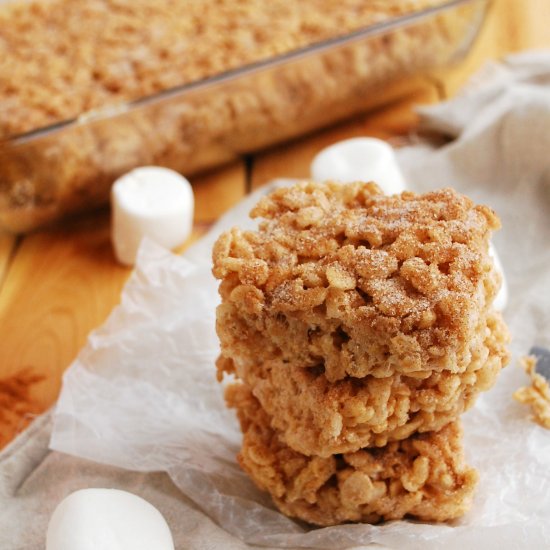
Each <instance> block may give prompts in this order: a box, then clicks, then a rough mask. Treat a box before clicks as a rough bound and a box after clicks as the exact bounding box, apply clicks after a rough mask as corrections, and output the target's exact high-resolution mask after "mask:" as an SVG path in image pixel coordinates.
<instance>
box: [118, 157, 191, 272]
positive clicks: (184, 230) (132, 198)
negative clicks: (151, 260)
mask: <svg viewBox="0 0 550 550" xmlns="http://www.w3.org/2000/svg"><path fill="white" fill-rule="evenodd" d="M111 206H112V227H111V232H112V233H111V236H112V241H113V245H114V249H115V254H116V257H117V259H118V260H119V261H120V262H121V263H123V264H125V265H133V264H134V263H135V260H136V254H137V250H138V248H139V244H140V242H141V240H142V239H143V237H149V238H150V239H152V240H153V241H155V242H157V243H158V244H160V245H162V246H165V247H166V248H170V249H172V248H174V247H176V246H179V245H180V244H182V243H183V242H185V240H186V239H187V237H189V235H190V233H191V230H192V228H193V211H194V198H193V190H192V188H191V185H190V183H189V182H188V181H187V180H186V179H185V178H184V177H183V176H182V175H180V174H178V173H177V172H174V171H173V170H169V169H168V168H162V167H160V166H144V167H141V168H136V169H135V170H132V171H131V172H128V173H127V174H125V175H124V176H121V177H120V178H119V179H118V180H116V181H115V183H114V184H113V188H112V191H111Z"/></svg>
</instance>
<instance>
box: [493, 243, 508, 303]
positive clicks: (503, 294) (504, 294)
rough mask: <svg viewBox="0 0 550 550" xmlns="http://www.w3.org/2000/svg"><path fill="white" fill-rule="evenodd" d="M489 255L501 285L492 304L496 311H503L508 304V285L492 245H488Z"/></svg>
mask: <svg viewBox="0 0 550 550" xmlns="http://www.w3.org/2000/svg"><path fill="white" fill-rule="evenodd" d="M489 254H490V255H491V256H492V257H493V261H494V262H495V268H496V270H497V271H498V272H499V273H500V275H501V278H502V284H501V286H500V290H499V291H498V294H497V295H496V298H495V300H494V302H493V305H494V307H495V309H496V310H497V311H503V310H504V309H505V308H506V305H507V304H508V283H507V282H506V276H505V275H504V268H503V267H502V263H501V261H500V258H499V257H498V254H497V249H496V248H495V247H494V245H493V243H489Z"/></svg>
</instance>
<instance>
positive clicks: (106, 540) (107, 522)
mask: <svg viewBox="0 0 550 550" xmlns="http://www.w3.org/2000/svg"><path fill="white" fill-rule="evenodd" d="M152 549H154V550H174V541H173V540H172V534H171V532H170V528H169V527H168V524H167V523H166V520H165V519H164V517H163V516H162V514H161V513H160V512H159V511H158V510H157V509H156V508H155V507H154V506H153V505H152V504H149V503H148V502H147V501H146V500H144V499H142V498H141V497H138V496H137V495H133V494H132V493H127V492H126V491H119V490H117V489H82V490H80V491H76V492H74V493H72V494H70V495H69V496H68V497H66V498H65V499H64V500H62V501H61V502H60V503H59V505H58V506H57V508H56V509H55V511H54V513H53V515H52V517H51V519H50V523H49V525H48V533H47V535H46V550H152Z"/></svg>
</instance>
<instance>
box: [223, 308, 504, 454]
mask: <svg viewBox="0 0 550 550" xmlns="http://www.w3.org/2000/svg"><path fill="white" fill-rule="evenodd" d="M479 332H480V334H481V335H482V341H481V342H480V344H479V345H476V347H475V348H474V349H472V360H471V362H470V364H469V365H468V367H467V368H466V370H465V371H464V372H462V373H452V372H449V371H442V372H434V373H432V374H430V375H429V376H428V377H427V378H425V379H422V378H413V377H409V376H403V375H399V374H394V375H392V376H388V377H386V378H374V377H372V376H367V377H365V378H361V379H357V378H346V379H344V380H340V381H337V382H332V383H331V382H329V381H328V380H327V379H326V377H325V376H324V375H323V373H322V368H321V367H319V368H313V369H303V368H300V367H297V366H295V365H293V364H292V363H291V362H288V363H285V362H284V361H282V360H281V359H273V360H270V361H264V362H260V363H258V362H257V363H241V362H239V361H238V359H235V360H234V361H233V360H228V359H226V358H222V359H220V360H219V361H218V366H219V368H220V369H222V370H223V371H225V372H228V373H235V374H236V375H237V377H238V378H239V379H242V380H243V381H244V382H245V383H246V384H247V385H248V387H250V388H251V389H252V393H253V395H254V396H255V397H256V398H257V399H258V400H259V402H260V403H261V406H262V407H263V409H265V411H266V412H267V414H269V416H270V418H271V427H272V428H273V429H275V430H276V431H277V432H278V434H279V437H280V439H281V440H282V441H284V442H285V443H286V444H287V445H288V446H289V447H291V448H292V449H294V450H296V451H298V452H300V453H303V454H305V455H319V456H323V457H328V456H330V455H332V454H336V453H345V452H353V451H356V450H358V449H360V448H363V447H372V446H376V447H381V446H384V445H386V444H387V443H388V441H395V440H401V439H404V438H407V437H409V436H410V435H411V434H413V433H416V432H419V433H420V432H427V431H437V430H439V429H441V428H443V427H444V426H445V425H446V424H448V423H449V422H452V421H454V420H456V418H458V416H459V415H460V414H462V413H463V412H464V411H465V410H467V409H469V408H470V407H471V406H472V405H473V404H474V403H475V400H476V398H477V396H478V394H479V392H482V391H486V390H488V389H489V388H490V387H491V386H492V385H493V383H494V382H495V380H496V377H497V375H498V374H499V372H500V370H501V368H502V367H503V366H504V364H505V363H506V362H507V360H508V353H507V351H506V347H505V346H506V343H507V341H508V332H507V329H506V326H505V325H504V323H503V321H502V319H501V317H500V315H499V314H496V313H492V314H491V315H490V316H489V318H488V319H487V321H486V322H485V323H484V326H483V327H480V329H479Z"/></svg>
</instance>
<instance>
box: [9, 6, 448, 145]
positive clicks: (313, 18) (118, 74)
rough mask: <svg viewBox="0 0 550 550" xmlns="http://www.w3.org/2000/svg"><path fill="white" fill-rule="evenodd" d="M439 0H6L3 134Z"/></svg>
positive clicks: (221, 69)
mask: <svg viewBox="0 0 550 550" xmlns="http://www.w3.org/2000/svg"><path fill="white" fill-rule="evenodd" d="M438 3H441V0H423V1H420V0H399V1H398V2H395V1H394V2H392V3H391V5H388V3H387V2H382V1H375V2H373V1H371V2H369V3H368V4H365V2H363V1H362V0H309V1H308V2H293V1H288V0H271V1H270V2H264V1H263V0H244V1H243V0H241V1H238V2H236V1H231V0H230V1H216V2H211V1H208V2H205V1H204V0H186V1H176V2H174V1H173V0H154V2H152V1H151V0H86V2H75V1H72V0H28V1H19V2H17V1H15V2H13V3H10V4H9V5H7V6H0V59H2V65H1V67H2V69H1V70H0V102H1V104H2V107H1V111H0V112H1V114H2V116H0V137H1V136H5V135H10V134H15V133H20V132H24V131H28V130H32V129H36V128H40V127H42V126H45V125H48V124H52V123H54V122H58V121H60V120H66V119H68V118H72V117H75V116H78V115H79V114H81V113H84V112H87V111H90V110H92V109H98V108H101V107H104V106H105V105H111V104H118V103H120V102H125V101H129V100H135V99H138V98H141V97H145V96H148V95H150V94H153V93H155V92H159V91H161V90H166V89H168V88H172V87H174V86H179V85H182V84H185V83H188V82H193V81H196V80H200V79H202V78H205V77H208V76H211V75H214V74H218V73H221V72H224V71H227V70H229V69H232V68H236V67H240V66H242V65H245V64H248V63H252V62H255V61H259V60H262V59H266V58H269V57H272V56H275V55H277V54H281V53H285V52H288V51H291V50H293V49H297V48H300V47H303V46H305V45H308V44H311V43H314V42H318V41H320V40H323V39H326V38H329V37H333V36H336V35H340V34H342V33H345V32H349V31H352V30H354V29H357V28H358V27H361V26H365V25H369V24H372V23H375V22H378V21H382V20H384V19H387V18H390V17H393V16H397V15H400V14H403V13H407V12H410V11H412V10H415V9H420V8H425V7H428V6H430V5H434V4H438ZM84 22H85V23H84ZM37 45H39V47H37ZM235 107H236V108H238V105H237V106H235Z"/></svg>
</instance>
